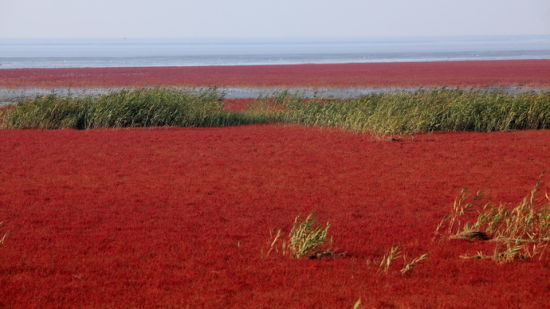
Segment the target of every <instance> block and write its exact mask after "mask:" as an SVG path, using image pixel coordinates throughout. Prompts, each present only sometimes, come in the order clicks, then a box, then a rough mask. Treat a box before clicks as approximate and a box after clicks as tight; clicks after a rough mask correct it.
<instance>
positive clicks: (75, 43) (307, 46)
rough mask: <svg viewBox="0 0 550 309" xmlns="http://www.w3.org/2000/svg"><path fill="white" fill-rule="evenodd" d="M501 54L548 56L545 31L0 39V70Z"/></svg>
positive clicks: (438, 58) (495, 56)
mask: <svg viewBox="0 0 550 309" xmlns="http://www.w3.org/2000/svg"><path fill="white" fill-rule="evenodd" d="M506 59H550V36H542V35H540V36H498V37H453V38H415V39H411V38H405V39H370V40H355V41H337V40H331V41H330V40H329V41H319V40H317V41H312V40H302V41H296V40H295V41H283V40H278V41H273V40H272V41H266V40H184V39H52V40H46V39H0V69H2V68H78V67H149V66H210V65H273V64H308V63H366V62H405V61H451V60H506Z"/></svg>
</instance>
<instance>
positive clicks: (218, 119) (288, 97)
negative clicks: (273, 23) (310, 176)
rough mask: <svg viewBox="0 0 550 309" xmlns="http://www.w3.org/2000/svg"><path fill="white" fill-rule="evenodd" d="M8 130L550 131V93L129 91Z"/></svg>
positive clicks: (20, 108)
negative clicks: (245, 97)
mask: <svg viewBox="0 0 550 309" xmlns="http://www.w3.org/2000/svg"><path fill="white" fill-rule="evenodd" d="M0 118H2V119H0V125H2V127H5V128H23V129H25V128H37V129H60V128H75V129H90V128H105V127H108V128H110V127H151V126H182V127H212V126H228V125H243V124H251V123H268V122H284V123H297V124H304V125H315V126H323V127H337V128H341V129H345V130H351V131H354V132H370V133H373V134H375V135H396V134H414V133H423V132H434V131H477V132H492V131H509V130H524V129H548V128H550V92H526V93H519V94H511V93H505V92H499V91H482V90H449V89H444V88H443V89H438V90H420V91H416V92H399V93H385V94H371V95H367V96H363V97H360V98H356V99H346V100H336V99H325V98H304V97H302V96H299V95H295V94H292V93H289V92H288V91H282V92H278V93H275V94H273V95H272V96H269V97H261V98H258V99H257V100H256V101H255V102H253V103H252V104H250V105H249V107H248V108H247V109H246V110H245V111H243V112H234V111H228V110H225V109H224V107H223V97H222V96H221V95H220V94H219V93H218V92H217V91H216V89H214V88H212V89H206V90H190V91H183V90H177V89H163V88H154V89H138V90H124V91H120V92H115V93H110V94H105V95H101V96H97V97H92V96H88V97H60V96H56V95H49V96H42V97H36V98H33V99H28V100H25V101H23V102H20V103H18V104H17V105H16V106H15V107H14V108H11V109H6V110H4V111H2V113H1V114H0Z"/></svg>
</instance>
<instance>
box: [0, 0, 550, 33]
mask: <svg viewBox="0 0 550 309" xmlns="http://www.w3.org/2000/svg"><path fill="white" fill-rule="evenodd" d="M523 34H546V35H549V34H550V0H334V1H327V0H269V1H268V0H149V1H146V0H0V38H123V37H127V38H192V39H193V38H214V39H224V38H228V39H234V38H241V39H362V38H373V37H417V36H462V35H465V36H467V35H523Z"/></svg>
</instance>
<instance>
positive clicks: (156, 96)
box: [3, 88, 255, 129]
mask: <svg viewBox="0 0 550 309" xmlns="http://www.w3.org/2000/svg"><path fill="white" fill-rule="evenodd" d="M3 118H4V120H3V121H4V127H6V128H19V129H28V128H34V129H61V128H74V129H90V128H113V127H151V126H183V127H212V126H227V125H240V124H248V123H253V122H254V121H255V120H254V118H253V117H250V116H248V115H242V114H237V113H233V112H229V111H226V110H224V109H223V100H222V97H221V96H220V95H219V94H218V93H217V91H216V90H215V89H206V90H200V91H183V90H176V89H162V88H155V89H138V90H124V91H120V92H115V93H109V94H105V95H101V96H98V97H93V96H88V97H60V96H57V95H48V96H42V97H36V98H33V99H28V100H26V101H23V102H20V103H19V104H17V105H16V106H15V107H14V108H12V109H9V110H6V111H5V112H4V117H3Z"/></svg>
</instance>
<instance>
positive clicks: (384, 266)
mask: <svg viewBox="0 0 550 309" xmlns="http://www.w3.org/2000/svg"><path fill="white" fill-rule="evenodd" d="M399 248H400V247H399V246H393V247H391V248H390V250H389V251H388V252H387V253H386V254H384V256H383V257H382V260H381V261H380V264H379V265H378V272H381V273H387V272H388V270H389V269H390V265H391V264H392V262H393V261H394V260H395V259H397V258H399V257H400V256H401V253H400V252H399Z"/></svg>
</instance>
